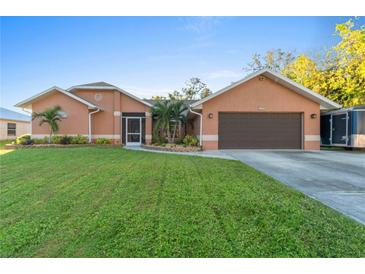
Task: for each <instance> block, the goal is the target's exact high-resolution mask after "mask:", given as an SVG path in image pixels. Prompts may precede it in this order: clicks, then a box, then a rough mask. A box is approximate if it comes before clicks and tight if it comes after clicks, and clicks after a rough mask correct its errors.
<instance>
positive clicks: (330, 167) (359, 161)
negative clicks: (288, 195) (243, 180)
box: [222, 150, 365, 225]
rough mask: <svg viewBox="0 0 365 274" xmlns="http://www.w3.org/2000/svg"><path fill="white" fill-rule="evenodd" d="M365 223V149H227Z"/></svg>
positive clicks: (252, 164) (237, 157)
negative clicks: (359, 150) (361, 150)
mask: <svg viewBox="0 0 365 274" xmlns="http://www.w3.org/2000/svg"><path fill="white" fill-rule="evenodd" d="M222 152H224V153H225V154H228V155H230V156H232V157H233V158H236V159H238V160H240V161H242V162H244V163H246V164H248V165H250V166H252V167H254V168H255V169H257V170H260V171H262V172H263V173H266V174H268V175H270V176H272V177H274V178H276V179H278V180H279V181H281V182H283V183H285V184H287V185H289V186H291V187H293V188H295V189H297V190H299V191H301V192H303V193H305V194H307V195H308V196H310V197H312V198H315V199H317V200H319V201H321V202H322V203H324V204H326V205H328V206H330V207H332V208H334V209H336V210H337V211H339V212H342V213H343V214H345V215H347V216H349V217H351V218H353V219H355V220H357V221H358V222H360V223H362V224H364V225H365V153H364V152H355V151H354V152H352V151H318V152H316V151H289V150H286V151H285V150H224V151H222Z"/></svg>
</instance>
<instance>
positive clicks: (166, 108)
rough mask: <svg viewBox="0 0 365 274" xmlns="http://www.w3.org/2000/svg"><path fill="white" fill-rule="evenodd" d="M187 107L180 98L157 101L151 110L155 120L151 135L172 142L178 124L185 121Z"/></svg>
mask: <svg viewBox="0 0 365 274" xmlns="http://www.w3.org/2000/svg"><path fill="white" fill-rule="evenodd" d="M187 108H188V107H187V105H186V102H185V101H181V100H160V101H158V102H157V103H156V104H155V105H154V107H153V110H152V115H153V117H154V118H155V120H156V122H155V126H154V132H153V135H154V136H155V137H156V138H158V137H165V138H167V142H168V143H174V142H175V139H176V133H177V129H178V126H179V124H181V123H183V122H185V121H186V114H187Z"/></svg>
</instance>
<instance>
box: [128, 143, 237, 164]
mask: <svg viewBox="0 0 365 274" xmlns="http://www.w3.org/2000/svg"><path fill="white" fill-rule="evenodd" d="M124 148H125V149H129V150H137V151H146V152H153V153H165V154H175V155H188V156H200V157H209V158H219V159H227V160H236V161H237V159H236V158H234V157H232V156H230V155H228V154H226V153H224V152H223V151H220V150H210V151H198V152H171V151H160V150H152V149H145V148H142V147H139V146H125V147H124Z"/></svg>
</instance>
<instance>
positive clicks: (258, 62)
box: [243, 49, 295, 72]
mask: <svg viewBox="0 0 365 274" xmlns="http://www.w3.org/2000/svg"><path fill="white" fill-rule="evenodd" d="M294 59H295V55H294V53H293V52H290V51H282V50H281V49H274V50H269V51H267V52H266V53H265V55H261V54H259V53H255V54H254V55H253V56H252V61H251V62H249V63H248V64H247V65H246V66H245V67H244V68H243V69H244V70H245V71H247V72H254V71H258V70H262V69H270V70H272V71H275V72H281V71H282V70H283V69H284V68H285V67H286V66H287V65H288V64H290V63H291V62H293V60H294Z"/></svg>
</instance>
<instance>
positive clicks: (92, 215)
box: [0, 147, 365, 257]
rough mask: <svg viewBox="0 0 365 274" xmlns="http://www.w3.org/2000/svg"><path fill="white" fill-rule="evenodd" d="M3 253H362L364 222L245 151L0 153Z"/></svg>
mask: <svg viewBox="0 0 365 274" xmlns="http://www.w3.org/2000/svg"><path fill="white" fill-rule="evenodd" d="M0 160H1V170H0V171H1V180H0V183H1V188H0V256H1V257H364V256H365V227H364V226H362V225H360V224H357V223H356V222H354V221H352V220H351V219H349V218H346V217H344V216H342V215H340V214H338V213H337V212H335V211H333V210H332V209H329V208H327V207H325V206H324V205H322V204H320V203H319V202H316V201H314V200H312V199H310V198H308V197H306V196H304V195H303V194H301V193H299V192H296V191H294V190H292V189H290V188H288V187H286V186H285V185H283V184H281V183H280V182H278V181H275V180H274V179H272V178H270V177H268V176H265V175H263V174H261V173H259V172H257V171H255V170H254V169H252V168H250V167H248V166H245V165H243V164H242V163H240V162H238V161H229V160H221V159H209V158H200V157H190V156H176V155H166V154H158V153H145V152H137V151H127V150H124V149H121V148H110V147H109V148H103V147H95V148H61V149H55V148H48V149H46V148H45V149H26V150H16V151H12V152H10V153H7V154H4V155H2V156H0Z"/></svg>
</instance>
